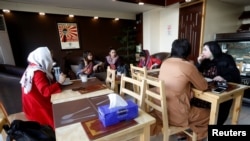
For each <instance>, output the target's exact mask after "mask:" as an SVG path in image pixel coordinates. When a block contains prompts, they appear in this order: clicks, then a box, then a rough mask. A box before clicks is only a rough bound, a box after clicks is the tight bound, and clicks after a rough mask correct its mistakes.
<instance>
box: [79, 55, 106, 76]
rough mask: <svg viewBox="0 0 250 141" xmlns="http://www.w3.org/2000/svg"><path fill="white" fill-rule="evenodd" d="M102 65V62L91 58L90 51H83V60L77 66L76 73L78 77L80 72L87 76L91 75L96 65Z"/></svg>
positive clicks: (96, 68)
mask: <svg viewBox="0 0 250 141" xmlns="http://www.w3.org/2000/svg"><path fill="white" fill-rule="evenodd" d="M102 65H103V62H101V61H98V60H94V59H93V54H92V52H90V51H86V52H84V53H83V60H82V61H81V63H80V64H79V66H78V71H77V73H76V75H77V77H79V75H80V74H86V75H87V76H88V77H93V76H94V72H96V71H97V70H98V67H101V66H102Z"/></svg>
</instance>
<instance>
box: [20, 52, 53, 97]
mask: <svg viewBox="0 0 250 141" xmlns="http://www.w3.org/2000/svg"><path fill="white" fill-rule="evenodd" d="M27 60H28V62H29V65H28V67H27V69H26V70H25V72H24V74H23V76H22V78H21V81H20V83H21V86H22V87H23V89H24V93H25V94H28V93H29V92H30V90H31V88H32V81H33V76H34V72H35V71H37V70H40V71H43V72H44V73H46V75H47V77H48V79H49V80H52V79H53V75H52V73H51V70H52V67H53V66H52V64H53V60H52V57H51V53H50V51H49V49H48V48H47V47H39V48H37V49H35V50H34V51H32V52H31V53H30V54H29V56H28V59H27Z"/></svg>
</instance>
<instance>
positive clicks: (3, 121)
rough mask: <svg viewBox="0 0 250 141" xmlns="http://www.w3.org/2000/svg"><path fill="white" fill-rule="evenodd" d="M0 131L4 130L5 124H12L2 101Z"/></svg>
mask: <svg viewBox="0 0 250 141" xmlns="http://www.w3.org/2000/svg"><path fill="white" fill-rule="evenodd" d="M0 110H1V111H0V132H2V130H3V125H5V124H8V125H10V121H9V119H8V114H7V112H6V110H5V108H4V106H3V104H2V102H0Z"/></svg>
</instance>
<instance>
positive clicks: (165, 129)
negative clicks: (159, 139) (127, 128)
mask: <svg viewBox="0 0 250 141" xmlns="http://www.w3.org/2000/svg"><path fill="white" fill-rule="evenodd" d="M145 85H146V86H145V93H144V95H145V96H144V98H145V107H144V109H145V111H146V112H148V113H150V112H151V111H152V110H156V111H159V113H162V119H164V120H162V134H163V141H169V137H170V136H171V135H174V134H177V133H181V132H184V133H185V134H187V135H188V136H190V137H191V138H192V141H196V140H197V134H196V133H194V132H192V131H191V129H190V128H189V127H177V126H171V125H169V123H168V112H167V102H166V95H165V86H164V82H163V81H162V80H152V79H146V82H145ZM155 101H157V104H156V102H155ZM159 120H160V119H159Z"/></svg>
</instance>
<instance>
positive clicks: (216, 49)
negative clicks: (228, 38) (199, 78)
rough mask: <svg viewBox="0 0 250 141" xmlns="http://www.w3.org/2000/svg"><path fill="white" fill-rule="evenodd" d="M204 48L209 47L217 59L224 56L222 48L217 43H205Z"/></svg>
mask: <svg viewBox="0 0 250 141" xmlns="http://www.w3.org/2000/svg"><path fill="white" fill-rule="evenodd" d="M203 46H208V48H209V50H210V52H211V53H212V54H213V56H214V58H215V59H216V58H218V57H219V56H221V55H222V50H221V47H220V45H219V44H218V42H216V41H209V42H205V43H204V44H203Z"/></svg>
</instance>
